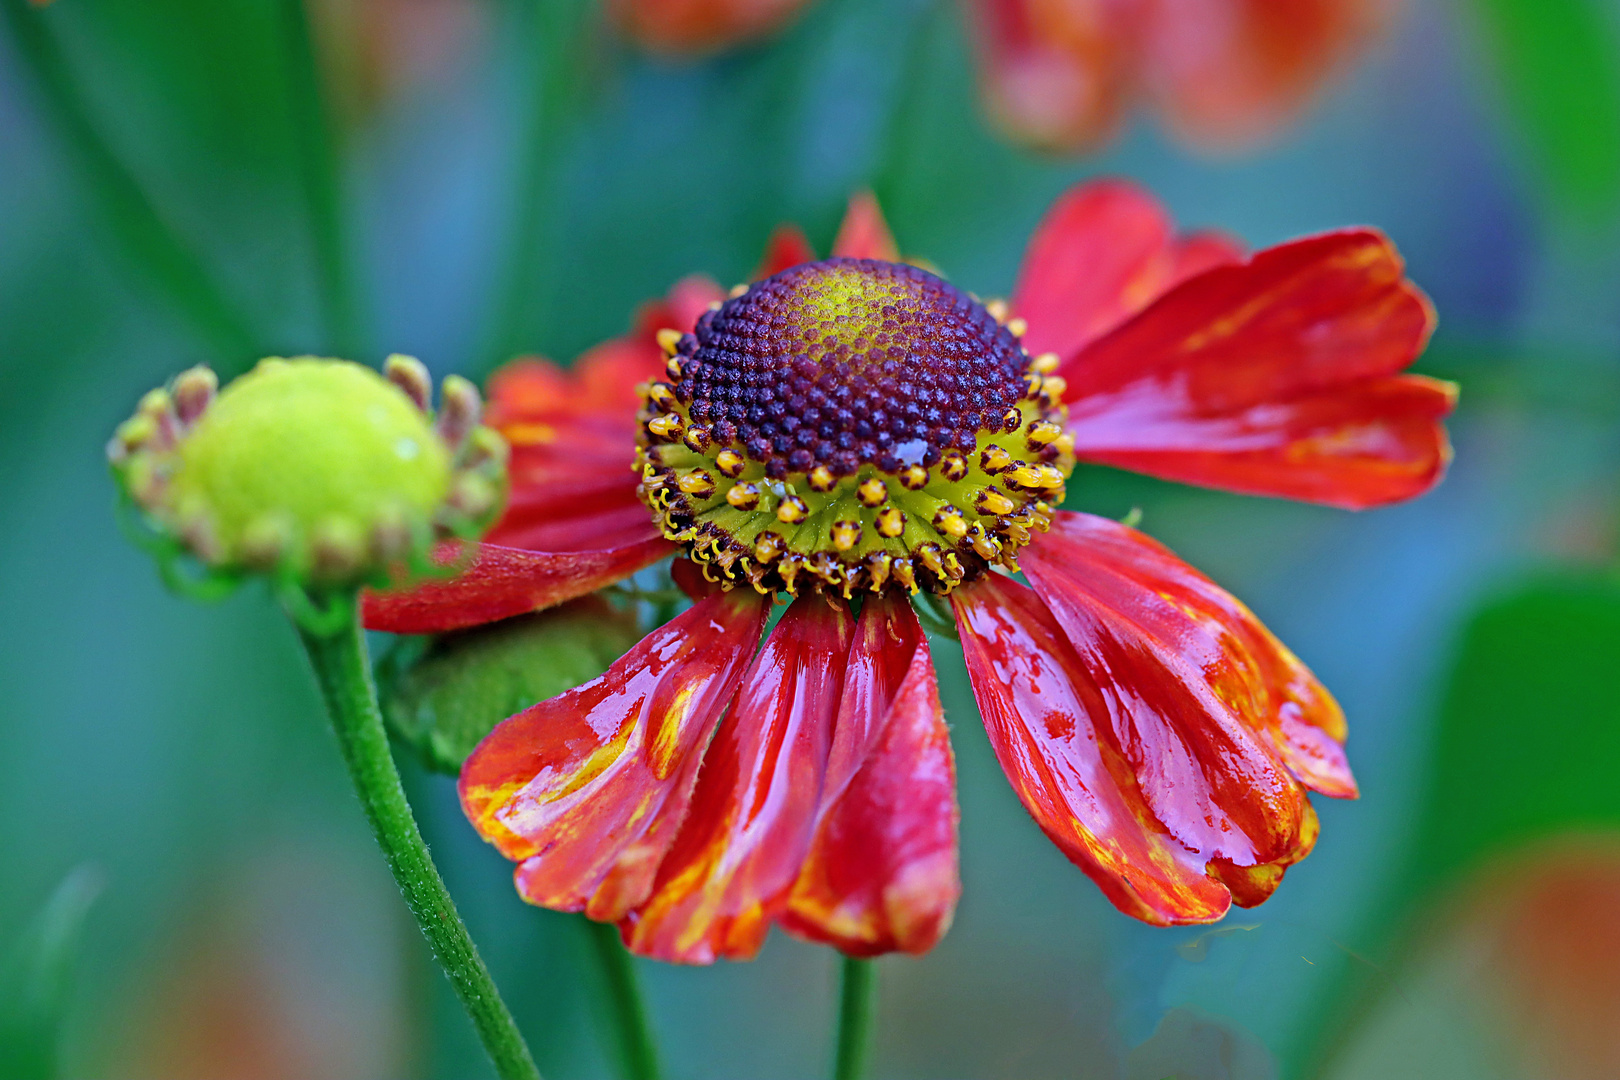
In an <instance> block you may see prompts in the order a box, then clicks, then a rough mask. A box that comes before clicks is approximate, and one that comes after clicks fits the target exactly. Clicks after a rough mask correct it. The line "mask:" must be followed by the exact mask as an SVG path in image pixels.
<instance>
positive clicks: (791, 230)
mask: <svg viewBox="0 0 1620 1080" xmlns="http://www.w3.org/2000/svg"><path fill="white" fill-rule="evenodd" d="M815 258H816V249H815V248H813V247H811V246H810V241H809V239H808V238H806V237H805V235H804V230H803V229H801V228H799V227H798V226H797V225H778V226H777V227H776V228H775V229H774V230H772V232H771V238H770V239H769V240H768V241H766V243H765V257H764V258H763V259H761V260H760V264H759V268H758V269H756V270H755V271H754V280H755V281H758V280H759V279H761V278H768V277H770V276H771V275H772V274H776V273H780V272H781V271H783V270H786V269H788V268H789V267H791V266H798V265H799V264H800V263H807V262H814V261H815Z"/></svg>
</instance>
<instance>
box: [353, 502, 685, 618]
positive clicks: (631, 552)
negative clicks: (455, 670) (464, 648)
mask: <svg viewBox="0 0 1620 1080" xmlns="http://www.w3.org/2000/svg"><path fill="white" fill-rule="evenodd" d="M469 550H470V552H471V558H472V562H471V565H469V566H468V567H467V569H466V570H464V571H462V572H461V574H460V575H459V576H457V577H455V578H452V579H451V580H449V581H433V582H429V583H428V584H426V585H419V586H417V587H416V588H414V589H409V590H406V591H403V592H371V591H369V590H368V591H367V592H366V593H365V594H364V597H363V607H362V614H363V615H364V619H365V625H366V629H368V630H384V631H387V632H388V633H390V634H442V633H444V632H446V631H448V630H460V629H463V628H465V627H468V626H479V625H482V624H483V623H488V622H495V621H496V620H497V619H509V618H511V617H512V616H513V615H522V614H524V613H525V612H529V611H538V610H540V609H541V608H547V607H551V606H552V605H553V604H561V603H563V602H564V601H566V600H572V599H574V598H575V597H579V596H584V595H586V594H587V593H592V592H595V591H596V590H597V589H600V588H604V587H606V586H608V585H611V584H613V583H614V582H615V581H620V580H622V579H624V578H627V577H629V576H630V575H631V574H633V573H635V572H636V571H637V570H640V569H642V568H643V567H646V566H651V565H652V564H653V563H655V562H657V561H658V560H659V559H663V558H667V557H668V556H669V555H670V554H671V553H672V552H673V551H674V550H675V546H674V545H673V544H671V543H670V542H669V541H668V540H665V539H664V538H663V537H662V536H660V535H659V534H658V530H657V529H656V528H655V527H653V525H652V523H651V522H648V523H647V529H646V532H645V533H644V535H643V536H642V538H641V539H639V540H636V541H634V542H630V543H626V544H625V545H624V546H622V547H617V548H605V549H598V550H586V551H521V550H519V549H517V548H509V547H500V546H499V545H496V544H466V545H461V544H456V543H446V544H441V545H440V546H439V548H438V550H437V551H435V552H434V558H435V560H436V561H437V562H438V563H440V565H444V566H448V565H450V564H451V563H453V562H455V561H456V560H457V559H458V558H463V557H466V553H467V552H468V551H469Z"/></svg>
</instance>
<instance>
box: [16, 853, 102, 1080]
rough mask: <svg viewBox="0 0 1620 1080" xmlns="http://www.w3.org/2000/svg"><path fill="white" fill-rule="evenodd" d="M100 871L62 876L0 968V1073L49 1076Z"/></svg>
mask: <svg viewBox="0 0 1620 1080" xmlns="http://www.w3.org/2000/svg"><path fill="white" fill-rule="evenodd" d="M101 888H102V876H101V872H100V871H99V870H97V869H96V868H95V867H92V866H80V867H78V868H77V869H75V870H74V871H73V872H71V873H70V874H68V876H67V877H66V878H64V879H63V881H62V883H61V884H60V885H58V886H57V887H56V891H55V892H53V893H52V894H51V896H50V899H49V900H47V901H46V902H45V906H44V907H43V908H42V909H41V910H40V912H39V914H38V915H36V916H35V917H34V920H33V921H32V922H31V923H30V924H29V925H28V927H27V928H26V929H25V930H24V931H23V936H22V938H21V940H20V941H18V942H17V944H16V945H15V947H14V949H13V951H12V953H11V955H10V956H9V957H8V959H7V963H6V964H5V967H4V968H3V969H0V1076H3V1077H6V1078H7V1080H51V1078H53V1077H56V1076H58V1075H60V1072H61V1069H60V1062H59V1061H58V1060H57V1045H58V1043H59V1041H60V1038H59V1036H60V1031H61V1026H62V1017H63V1014H64V1013H65V1012H66V1011H67V1003H68V991H69V989H70V988H71V984H72V977H73V965H74V961H75V960H76V958H77V956H78V951H79V939H80V937H81V936H82V934H83V931H84V924H85V919H86V917H87V916H88V915H89V913H90V907H91V905H92V904H93V903H94V902H95V899H96V897H97V895H99V894H100V892H101Z"/></svg>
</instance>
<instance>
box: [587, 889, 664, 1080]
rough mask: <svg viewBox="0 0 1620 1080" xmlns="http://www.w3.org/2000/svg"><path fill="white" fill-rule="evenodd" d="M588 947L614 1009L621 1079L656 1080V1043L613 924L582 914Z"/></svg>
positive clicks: (660, 1073) (624, 950) (658, 1066)
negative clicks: (597, 920) (594, 956)
mask: <svg viewBox="0 0 1620 1080" xmlns="http://www.w3.org/2000/svg"><path fill="white" fill-rule="evenodd" d="M580 921H581V922H582V923H583V924H584V925H585V932H586V934H587V935H588V936H589V937H590V941H591V949H592V951H593V952H594V953H595V954H596V961H597V964H598V966H599V967H600V970H601V972H602V981H603V982H604V983H605V984H606V989H607V994H608V1000H609V1003H610V1004H611V1006H612V1009H613V1027H614V1034H615V1035H616V1041H617V1044H618V1049H619V1075H620V1076H622V1077H624V1080H658V1078H659V1076H661V1075H662V1072H663V1070H662V1067H661V1066H660V1065H659V1063H658V1044H657V1042H656V1041H654V1039H653V1033H652V1028H651V1026H650V1025H649V1024H648V1022H647V1006H646V1005H645V1004H644V1003H643V1002H642V1000H641V987H640V985H639V983H638V982H637V980H636V969H635V967H634V966H633V964H632V960H631V957H630V953H629V952H628V951H627V950H626V949H625V947H624V942H623V941H621V940H620V938H619V929H618V927H616V926H614V925H613V924H612V923H599V922H594V921H592V920H590V919H586V918H584V917H583V916H581V918H580Z"/></svg>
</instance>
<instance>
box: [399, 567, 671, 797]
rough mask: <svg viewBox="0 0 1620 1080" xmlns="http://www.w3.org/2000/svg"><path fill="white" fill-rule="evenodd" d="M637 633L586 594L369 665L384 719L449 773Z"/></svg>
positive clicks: (624, 616) (619, 652)
mask: <svg viewBox="0 0 1620 1080" xmlns="http://www.w3.org/2000/svg"><path fill="white" fill-rule="evenodd" d="M640 636H641V631H640V629H639V627H638V626H637V625H636V620H635V618H634V617H633V616H632V615H631V614H630V613H629V612H626V611H620V610H619V609H617V608H615V607H613V605H611V604H609V603H608V602H607V601H606V600H603V599H601V598H600V597H587V598H586V599H584V600H576V601H574V602H573V603H571V604H565V605H563V606H562V607H559V608H554V609H552V610H551V611H543V612H540V613H538V614H534V615H525V616H522V617H520V618H516V619H507V620H506V621H504V622H499V623H495V624H493V625H490V626H485V627H479V628H478V629H476V630H467V631H463V632H461V633H457V634H446V635H443V636H442V637H437V638H433V639H431V640H429V639H411V640H407V641H403V642H401V643H400V645H399V646H397V647H396V648H395V650H394V651H393V652H392V653H390V654H389V655H388V656H386V657H385V658H384V659H383V661H382V662H381V663H379V664H378V667H377V677H378V682H379V683H380V684H381V686H382V694H383V713H384V715H385V716H386V717H387V719H388V724H389V727H390V728H391V729H392V731H393V732H394V734H395V735H396V736H398V737H399V738H401V739H403V740H404V741H405V742H407V743H409V744H410V745H411V746H414V747H416V748H417V750H419V751H420V752H421V753H422V756H423V760H424V761H425V762H426V763H427V765H428V766H429V767H430V768H433V769H438V770H439V771H441V772H447V773H450V774H451V775H452V776H453V775H455V774H457V773H459V772H460V771H461V763H462V762H463V761H466V760H467V755H468V754H470V753H472V751H473V748H474V747H475V746H477V745H478V743H479V742H480V740H482V739H483V737H484V736H485V735H488V734H489V733H490V731H491V730H493V729H494V727H495V725H496V724H498V723H500V722H501V721H502V720H505V719H506V718H507V717H508V716H511V715H512V714H513V713H516V712H521V711H522V710H524V709H526V708H528V707H529V706H530V705H533V704H534V703H535V702H537V701H544V700H545V699H547V698H551V697H556V696H557V695H558V694H560V693H562V692H563V691H564V690H570V689H572V688H574V687H576V686H578V685H580V684H581V683H584V682H588V681H589V680H591V679H594V678H595V677H596V676H598V675H600V674H602V672H604V671H606V670H607V668H608V665H609V664H611V663H613V661H615V660H617V659H618V658H619V657H620V656H623V655H624V654H625V653H626V652H628V651H629V649H630V646H632V645H634V644H635V643H636V640H637V639H638V638H639V637H640Z"/></svg>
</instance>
